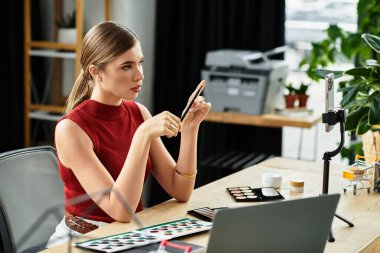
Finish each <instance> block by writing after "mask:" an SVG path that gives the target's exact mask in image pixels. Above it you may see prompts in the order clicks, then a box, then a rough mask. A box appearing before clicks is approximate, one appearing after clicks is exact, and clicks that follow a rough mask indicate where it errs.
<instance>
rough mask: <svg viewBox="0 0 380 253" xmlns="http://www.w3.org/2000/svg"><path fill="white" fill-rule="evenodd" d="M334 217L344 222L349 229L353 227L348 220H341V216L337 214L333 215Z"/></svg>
mask: <svg viewBox="0 0 380 253" xmlns="http://www.w3.org/2000/svg"><path fill="white" fill-rule="evenodd" d="M335 217H337V218H339V219H341V220H342V221H344V222H346V223H347V225H348V226H349V227H350V228H351V227H353V226H354V223H352V222H350V221H349V220H347V219H345V218H343V217H342V216H340V215H338V214H335Z"/></svg>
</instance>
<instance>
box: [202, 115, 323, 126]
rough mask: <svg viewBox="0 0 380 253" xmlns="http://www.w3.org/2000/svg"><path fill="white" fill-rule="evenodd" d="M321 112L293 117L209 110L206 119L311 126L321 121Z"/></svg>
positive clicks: (221, 121)
mask: <svg viewBox="0 0 380 253" xmlns="http://www.w3.org/2000/svg"><path fill="white" fill-rule="evenodd" d="M321 115H322V114H320V113H315V112H314V113H312V114H310V115H308V116H306V117H291V116H285V115H279V114H263V115H251V114H243V113H235V112H209V113H208V114H207V117H206V121H209V122H216V123H225V124H239V125H251V126H262V127H276V128H281V127H286V126H289V127H301V128H310V127H312V126H314V125H315V124H317V123H318V122H320V121H321V117H322V116H321Z"/></svg>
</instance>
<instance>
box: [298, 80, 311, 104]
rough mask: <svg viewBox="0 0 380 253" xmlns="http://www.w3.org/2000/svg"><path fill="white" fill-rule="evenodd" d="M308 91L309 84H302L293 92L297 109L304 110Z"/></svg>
mask: <svg viewBox="0 0 380 253" xmlns="http://www.w3.org/2000/svg"><path fill="white" fill-rule="evenodd" d="M308 89H309V84H307V83H304V82H302V83H301V84H300V86H299V87H298V89H296V90H295V93H296V94H297V99H298V107H302V108H306V107H307V100H308V99H309V95H307V90H308Z"/></svg>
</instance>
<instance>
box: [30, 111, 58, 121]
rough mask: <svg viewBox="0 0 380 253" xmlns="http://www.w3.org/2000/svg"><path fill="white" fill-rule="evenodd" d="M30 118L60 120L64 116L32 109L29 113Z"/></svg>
mask: <svg viewBox="0 0 380 253" xmlns="http://www.w3.org/2000/svg"><path fill="white" fill-rule="evenodd" d="M29 118H31V119H39V120H47V121H58V120H60V119H61V118H62V115H55V114H52V113H49V112H46V111H32V112H30V113H29Z"/></svg>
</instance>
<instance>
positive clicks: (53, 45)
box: [30, 41, 78, 51]
mask: <svg viewBox="0 0 380 253" xmlns="http://www.w3.org/2000/svg"><path fill="white" fill-rule="evenodd" d="M30 46H31V48H47V49H58V50H72V51H75V50H77V49H78V45H77V44H65V43H58V42H52V41H32V42H31V43H30Z"/></svg>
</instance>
